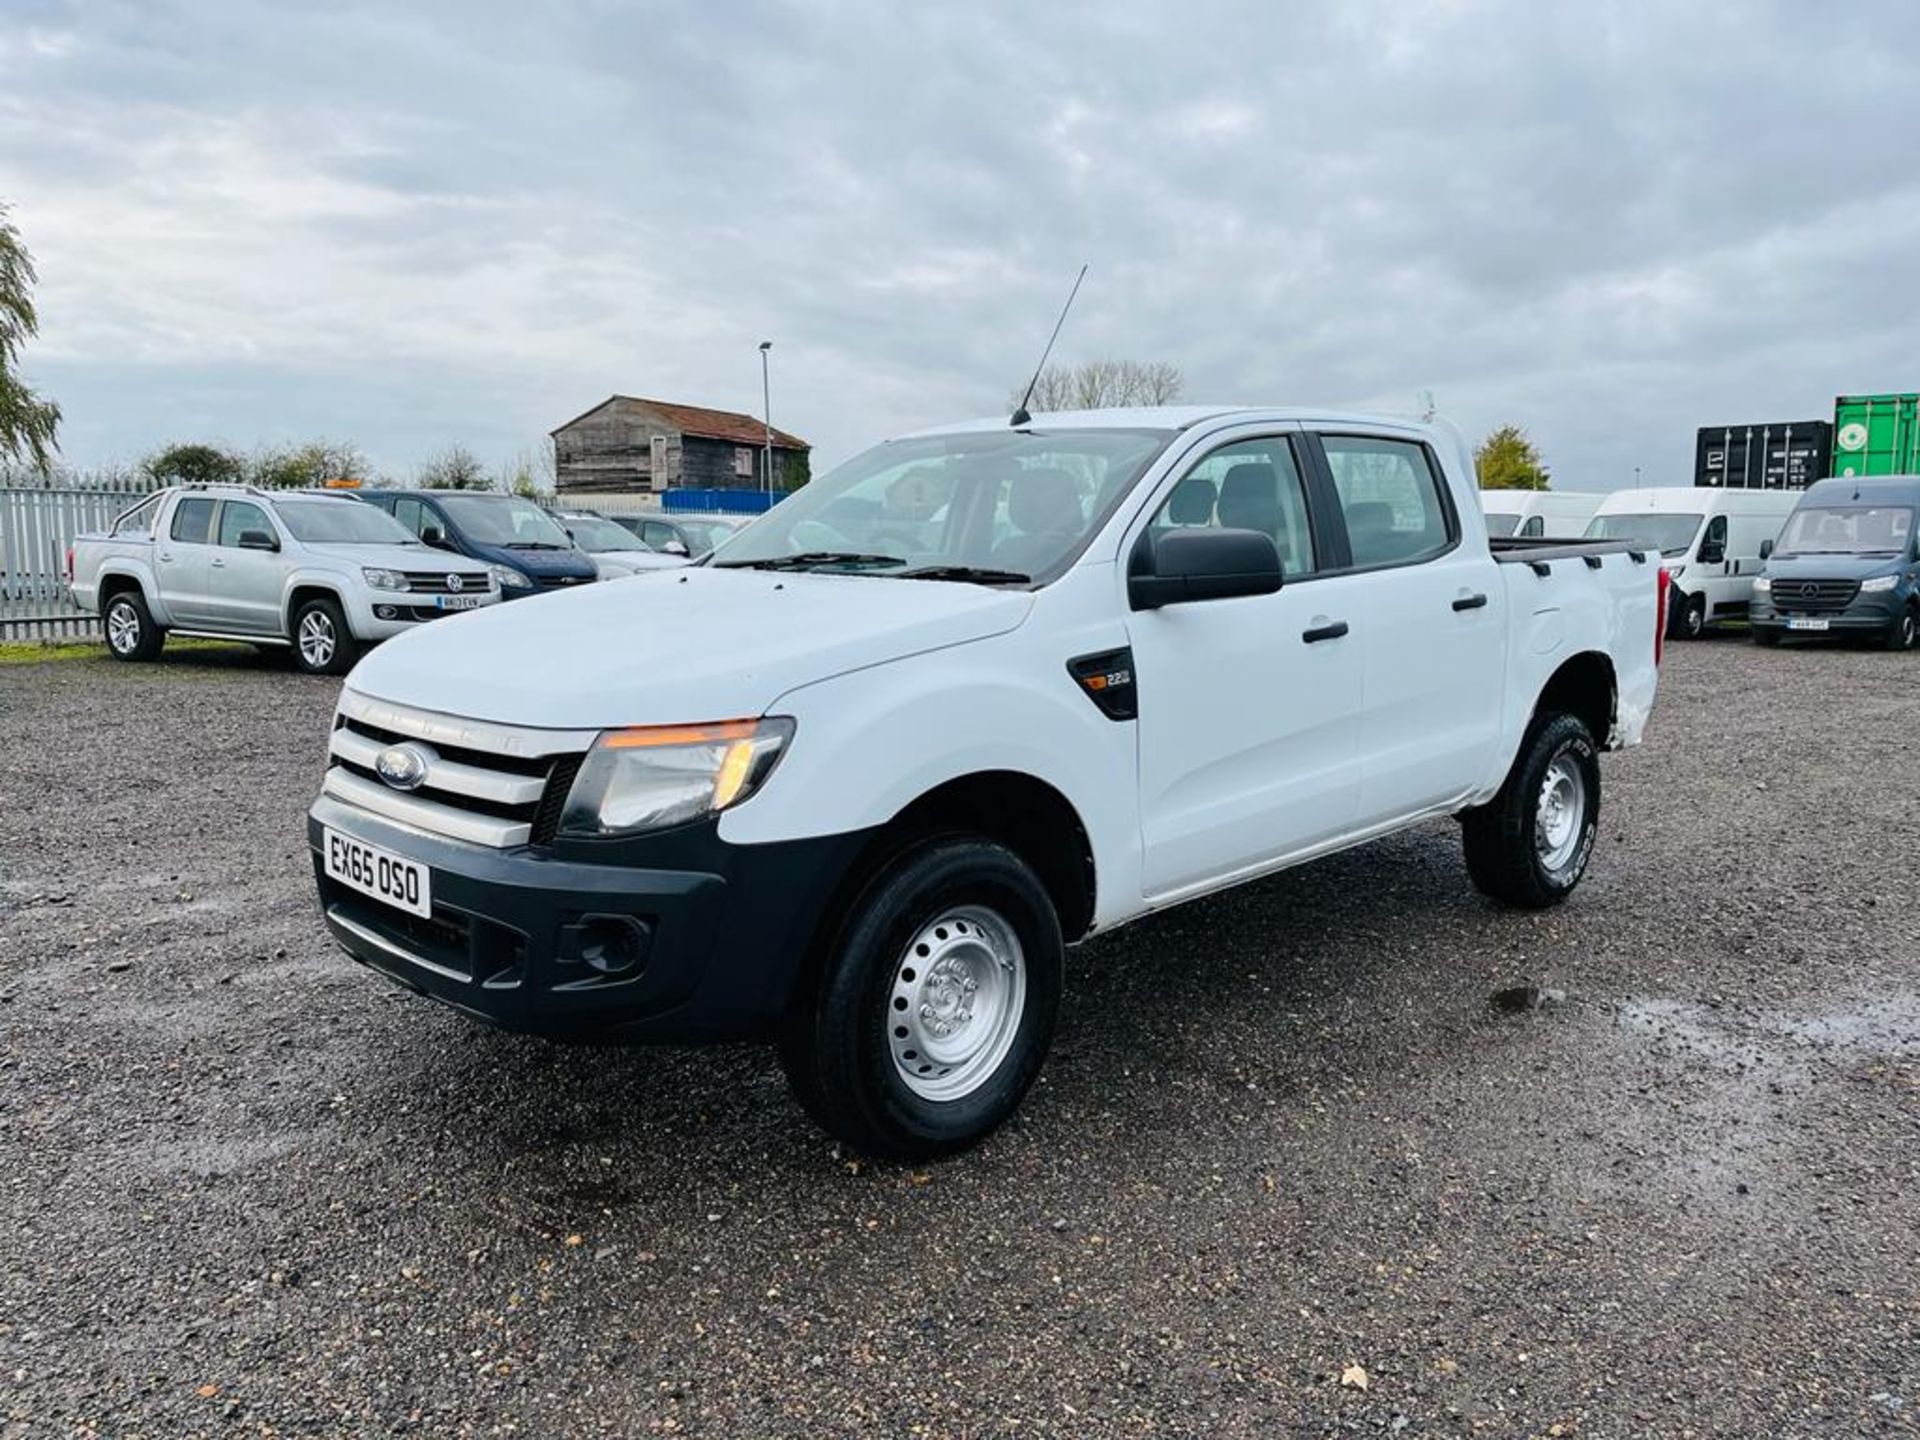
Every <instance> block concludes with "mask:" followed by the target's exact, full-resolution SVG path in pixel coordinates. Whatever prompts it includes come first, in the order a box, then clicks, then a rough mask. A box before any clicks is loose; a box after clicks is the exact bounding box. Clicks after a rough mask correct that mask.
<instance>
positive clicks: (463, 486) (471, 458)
mask: <svg viewBox="0 0 1920 1440" xmlns="http://www.w3.org/2000/svg"><path fill="white" fill-rule="evenodd" d="M420 486H421V488H422V489H425V490H491V489H493V488H494V485H493V477H492V476H490V475H488V474H487V467H486V466H484V465H482V464H481V463H480V457H479V456H478V455H476V454H474V453H473V452H472V451H471V450H469V449H467V447H466V446H464V445H460V444H453V445H449V446H448V447H447V448H446V449H444V450H442V451H441V452H440V453H439V454H438V455H435V456H434V457H433V458H432V459H431V460H429V461H427V463H426V464H424V465H422V466H421V467H420Z"/></svg>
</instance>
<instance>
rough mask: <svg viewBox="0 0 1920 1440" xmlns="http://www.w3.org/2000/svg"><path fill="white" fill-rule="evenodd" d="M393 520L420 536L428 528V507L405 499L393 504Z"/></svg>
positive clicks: (416, 501)
mask: <svg viewBox="0 0 1920 1440" xmlns="http://www.w3.org/2000/svg"><path fill="white" fill-rule="evenodd" d="M393 518H394V519H396V520H398V521H399V522H400V523H401V524H402V525H404V526H406V527H407V529H409V530H411V531H412V532H413V533H414V534H415V535H418V534H419V533H420V532H421V531H422V530H424V529H426V528H427V507H426V506H424V505H422V504H421V503H420V502H419V501H418V500H413V499H408V498H404V497H403V498H401V499H399V500H396V501H394V502H393Z"/></svg>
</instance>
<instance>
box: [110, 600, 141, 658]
mask: <svg viewBox="0 0 1920 1440" xmlns="http://www.w3.org/2000/svg"><path fill="white" fill-rule="evenodd" d="M107 643H108V644H109V645H111V646H112V647H113V649H114V653H115V654H116V655H131V654H132V653H133V652H134V649H135V647H136V646H138V645H139V644H140V617H139V616H138V615H136V614H134V612H133V606H131V605H129V604H127V603H126V602H125V601H124V600H123V601H121V602H120V603H119V604H117V605H114V606H113V607H112V608H111V609H109V610H108V611H107Z"/></svg>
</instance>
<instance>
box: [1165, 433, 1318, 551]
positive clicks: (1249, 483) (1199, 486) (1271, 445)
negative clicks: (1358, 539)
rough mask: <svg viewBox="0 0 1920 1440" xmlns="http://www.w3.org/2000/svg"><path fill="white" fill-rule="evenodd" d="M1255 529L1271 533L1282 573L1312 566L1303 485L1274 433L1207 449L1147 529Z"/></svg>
mask: <svg viewBox="0 0 1920 1440" xmlns="http://www.w3.org/2000/svg"><path fill="white" fill-rule="evenodd" d="M1206 529H1215V530H1258V531H1259V532H1260V533H1261V534H1263V535H1266V536H1269V537H1271V539H1272V540H1273V545H1274V548H1275V549H1276V550H1278V551H1279V552H1280V566H1281V569H1282V571H1283V573H1284V574H1285V575H1286V577H1287V578H1288V579H1294V578H1296V577H1298V576H1301V575H1311V574H1312V573H1313V572H1314V569H1315V564H1314V545H1313V527H1312V525H1311V524H1310V523H1309V521H1308V517H1307V491H1306V486H1305V484H1304V483H1302V481H1301V479H1300V467H1299V466H1298V465H1297V464H1296V463H1295V462H1294V458H1293V446H1292V445H1290V444H1289V443H1288V442H1287V441H1285V440H1283V439H1280V438H1278V437H1271V438H1267V439H1261V440H1241V441H1238V442H1236V443H1235V444H1232V445H1223V446H1222V447H1221V448H1220V449H1218V450H1215V451H1213V452H1212V453H1210V454H1208V455H1207V456H1206V457H1205V458H1204V459H1202V460H1201V461H1200V462H1199V463H1198V464H1196V465H1195V466H1194V467H1193V468H1192V469H1191V470H1189V471H1187V473H1186V474H1185V475H1184V476H1182V477H1181V479H1180V482H1179V483H1178V484H1177V485H1175V486H1174V487H1173V490H1172V492H1171V493H1170V494H1169V495H1168V496H1167V499H1166V502H1165V503H1164V504H1163V505H1161V507H1160V510H1159V513H1158V514H1156V515H1155V516H1154V517H1153V525H1152V530H1153V531H1154V532H1156V533H1157V532H1160V531H1163V530H1206Z"/></svg>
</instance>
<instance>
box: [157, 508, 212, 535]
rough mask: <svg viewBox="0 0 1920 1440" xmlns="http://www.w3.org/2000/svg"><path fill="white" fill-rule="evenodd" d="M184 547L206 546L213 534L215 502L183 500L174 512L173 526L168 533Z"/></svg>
mask: <svg viewBox="0 0 1920 1440" xmlns="http://www.w3.org/2000/svg"><path fill="white" fill-rule="evenodd" d="M167 533H168V534H170V535H172V536H173V538H174V539H176V540H178V541H180V543H181V544H183V545H204V544H206V543H207V538H208V536H210V535H211V534H212V533H213V501H211V500H205V499H193V500H182V501H181V502H180V504H179V505H178V506H177V507H176V508H175V509H174V512H173V526H172V528H171V529H170V530H169V531H168V532H167Z"/></svg>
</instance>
